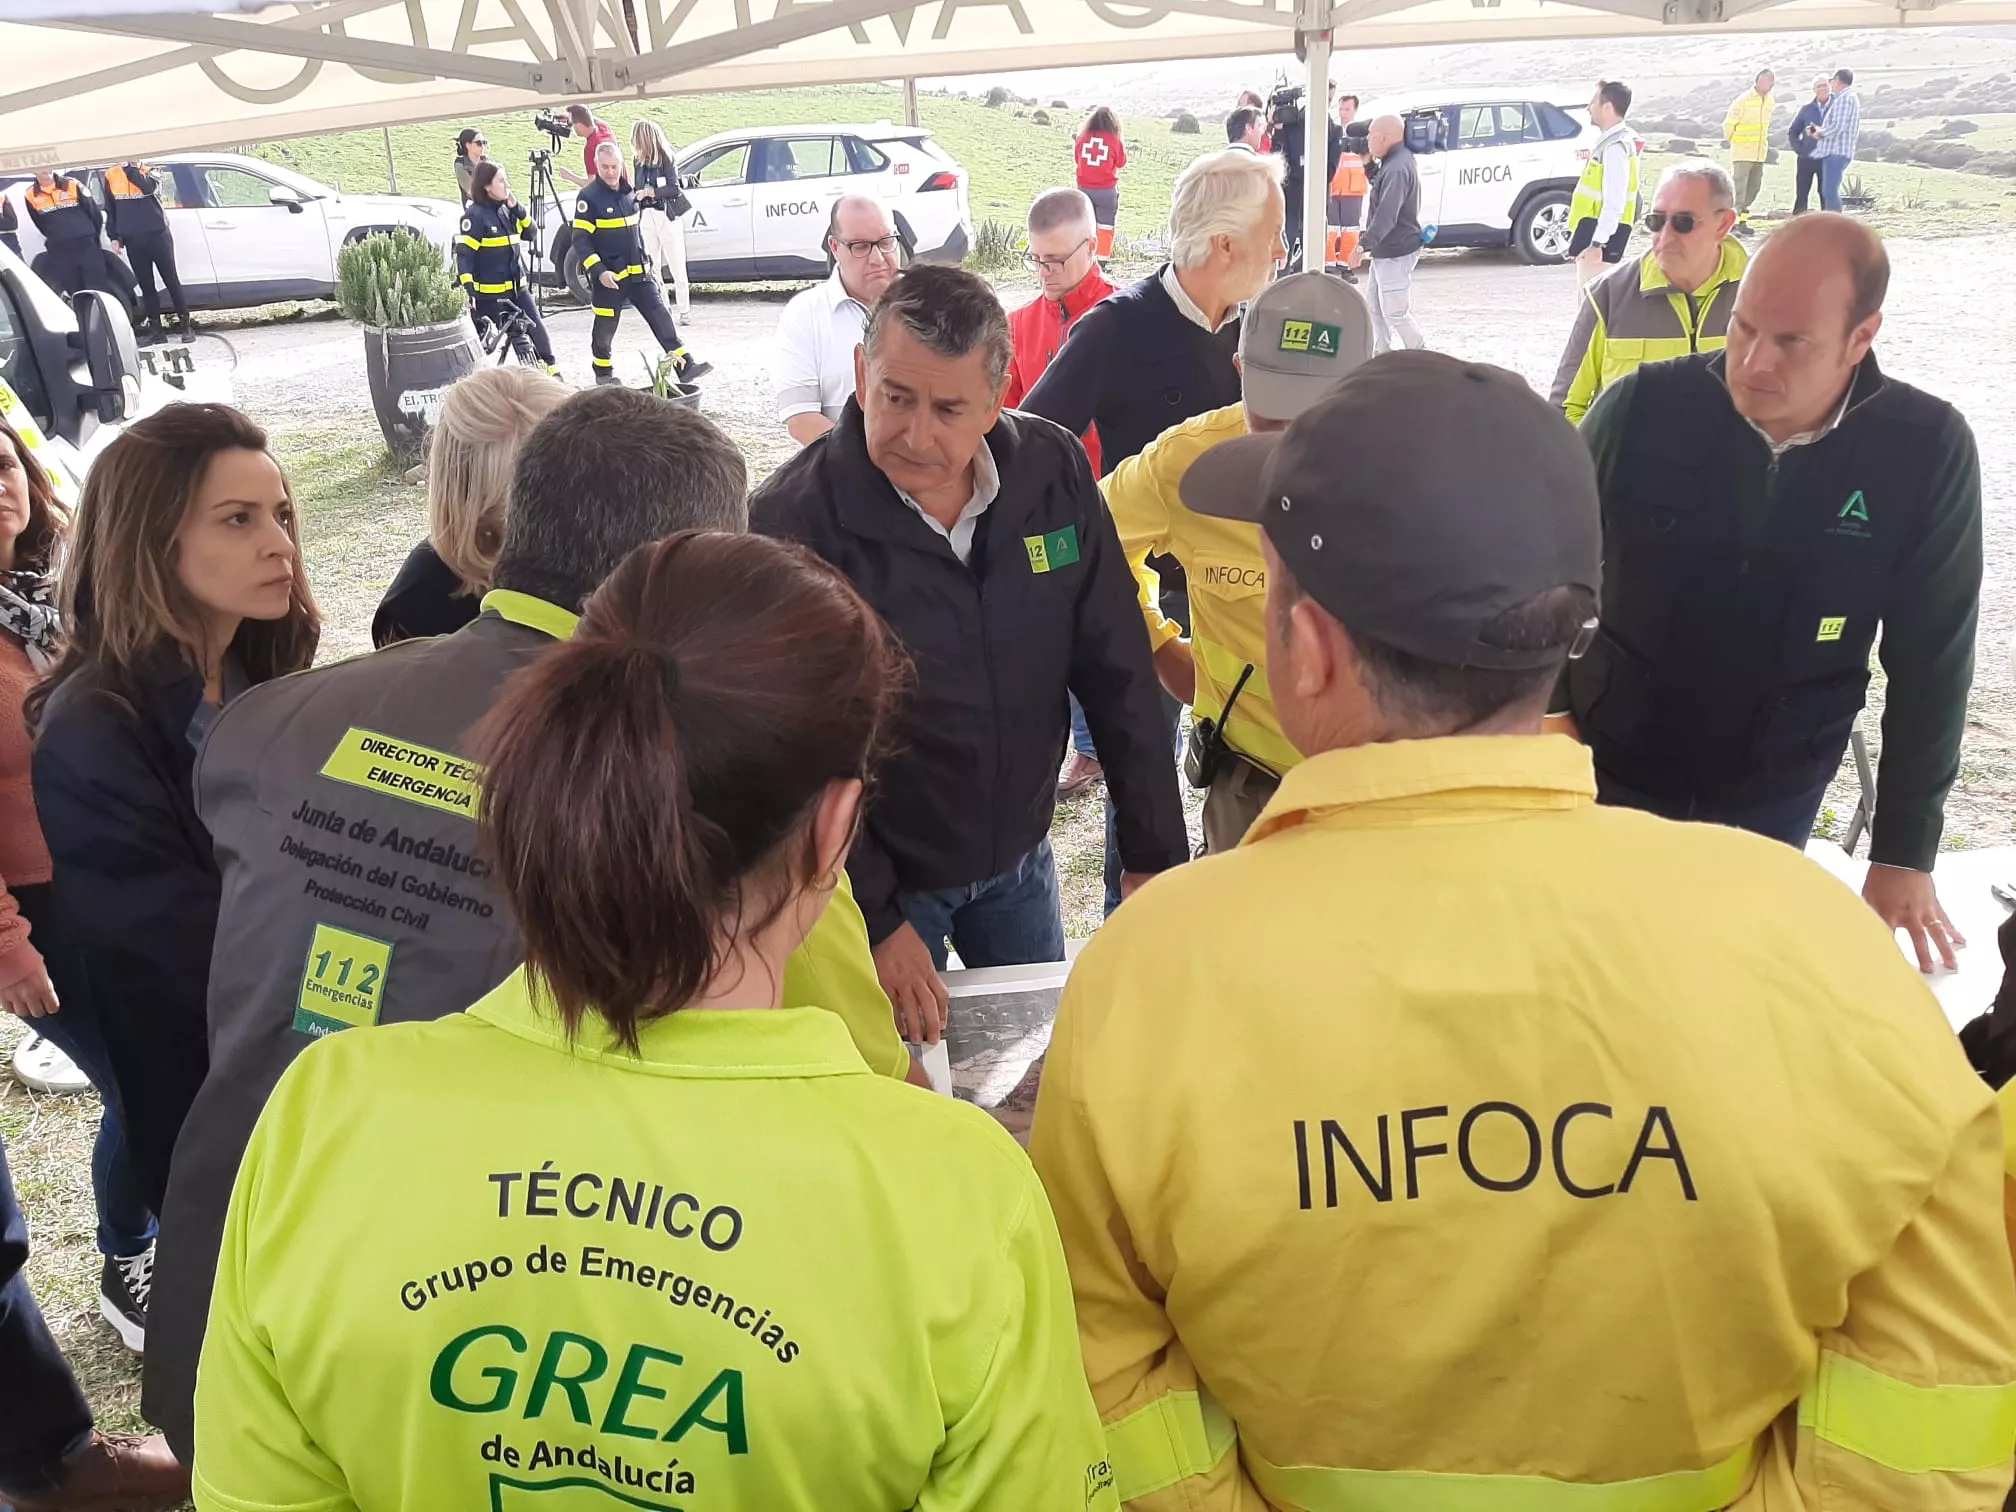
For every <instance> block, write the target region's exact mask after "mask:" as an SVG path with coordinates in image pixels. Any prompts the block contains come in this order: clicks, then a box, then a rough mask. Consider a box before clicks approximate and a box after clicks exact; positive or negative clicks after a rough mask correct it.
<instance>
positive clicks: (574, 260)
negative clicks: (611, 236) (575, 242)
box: [561, 245, 595, 307]
mask: <svg viewBox="0 0 2016 1512" xmlns="http://www.w3.org/2000/svg"><path fill="white" fill-rule="evenodd" d="M565 255H566V261H565V262H564V263H563V264H562V265H561V271H562V272H563V273H564V274H565V275H566V278H567V292H568V293H569V294H572V295H573V296H574V298H575V300H576V301H577V302H578V303H580V304H584V305H589V306H591V307H592V306H593V305H594V303H595V293H594V289H593V288H592V286H591V285H590V284H589V282H588V270H587V269H586V268H585V267H583V266H582V263H583V262H584V261H585V260H586V258H587V256H588V250H587V248H586V247H585V246H571V245H570V246H569V247H568V248H567V251H566V254H565Z"/></svg>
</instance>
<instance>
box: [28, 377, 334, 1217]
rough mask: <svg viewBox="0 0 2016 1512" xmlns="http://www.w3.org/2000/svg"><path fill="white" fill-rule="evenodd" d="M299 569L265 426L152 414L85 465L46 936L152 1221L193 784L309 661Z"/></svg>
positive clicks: (43, 716) (33, 713)
mask: <svg viewBox="0 0 2016 1512" xmlns="http://www.w3.org/2000/svg"><path fill="white" fill-rule="evenodd" d="M300 561H301V538H300V530H299V528H298V526H297V525H296V523H295V519H294V508H293V502H292V499H291V496H290V495H289V492H288V489H287V480H286V479H285V477H283V476H282V474H281V472H280V468H279V465H278V464H277V463H275V462H274V460H273V458H272V456H271V454H270V453H269V452H268V451H267V447H266V433H265V432H264V431H262V430H260V429H259V428H258V427H257V426H255V425H254V424H252V422H251V421H250V420H248V419H246V417H245V416H244V415H242V414H240V413H239V412H238V411H237V410H234V409H231V408H229V407H227V406H225V405H221V404H171V405H169V406H167V407H166V408H165V409H161V410H157V411H156V412H155V413H154V414H152V415H149V416H147V417H146V418H145V419H143V420H140V421H138V422H136V423H135V424H134V425H133V426H132V427H131V428H130V429H129V430H127V431H126V433H125V434H124V435H122V436H120V437H119V438H118V439H117V440H116V441H114V442H113V443H112V444H111V445H110V446H108V447H107V448H106V449H105V450H104V451H103V452H101V453H100V454H99V455H98V457H97V459H96V460H95V461H94V462H93V463H92V465H91V473H90V476H89V477H88V478H87V479H86V480H85V483H84V494H83V498H82V499H81V500H80V502H79V505H78V511H77V538H76V544H75V545H74V546H73V547H72V548H71V551H70V555H69V557H68V559H67V560H66V561H65V563H64V568H63V579H62V592H61V604H62V609H63V615H64V633H65V644H64V648H63V652H62V656H61V657H60V659H59V660H58V661H57V663H56V665H55V666H54V668H52V669H51V671H50V672H49V674H48V676H47V677H46V678H45V679H44V680H43V681H42V682H41V683H40V684H39V685H38V686H37V687H36V689H35V691H34V692H33V693H32V694H30V695H29V698H28V702H27V715H28V720H29V723H30V724H31V726H33V727H34V728H35V730H36V745H35V762H34V783H35V808H36V811H37V812H38V813H39V814H40V816H41V819H42V834H43V838H44V839H45V840H46V841H47V842H48V845H49V856H50V860H51V861H52V862H53V863H54V876H53V884H54V889H55V892H54V897H55V904H56V916H57V919H58V927H59V928H60V929H61V930H62V931H63V933H64V935H65V937H66V938H67V939H68V940H69V941H70V942H71V943H72V944H73V945H74V947H75V948H76V950H77V953H78V956H79V958H80V959H81V960H82V961H83V963H84V975H85V985H86V989H87V990H88V991H89V993H90V995H91V1001H92V1004H93V1006H95V1007H96V1009H97V1010H98V1015H99V1022H100V1024H101V1026H102V1028H103V1030H104V1037H105V1048H106V1051H107V1052H108V1054H109V1057H110V1059H111V1062H112V1073H113V1077H114V1080H115V1081H116V1082H117V1085H118V1101H119V1106H120V1110H121V1112H122V1113H123V1114H124V1115H125V1126H126V1143H127V1149H128V1151H129V1153H130V1154H131V1156H132V1161H133V1170H134V1174H135V1176H136V1178H137V1179H138V1182H139V1186H140V1191H141V1195H142V1197H143V1198H144V1200H145V1201H146V1203H147V1205H148V1206H149V1207H151V1208H153V1209H154V1210H155V1211H156V1212H159V1211H161V1204H162V1199H163V1197H164V1195H165V1193H166V1191H167V1188H168V1167H169V1161H170V1157H171V1155H172V1153H173V1151H174V1148H175V1139H176V1135H177V1134H178V1133H179V1132H180V1130H181V1127H182V1119H183V1116H184V1115H185V1114H186V1113H187V1112H188V1111H189V1104H190V1101H191V1100H192V1099H193V1098H194V1097H195V1095H196V1089H197V1087H198V1086H200V1085H201V1084H202V1081H203V1076H204V1072H205V1069H206V1067H207V1066H208V1054H207V1049H206V1020H205V1011H204V1003H205V995H206V989H207V986H208V982H209V978H210V941H211V936H212V934H213V933H214V932H215V929H216V925H217V895H218V875H217V863H216V859H215V857H214V856H213V855H212V852H211V845H210V833H209V831H208V830H207V829H206V828H205V827H204V825H203V821H202V820H201V819H200V818H199V817H198V815H197V813H196V804H195V795H194V793H193V791H192V789H191V786H190V774H191V772H192V770H193V768H194V766H195V763H196V752H197V749H198V748H199V747H200V746H201V745H202V743H203V738H204V736H205V735H206V734H207V733H208V732H209V729H210V726H211V724H212V723H214V722H215V720H216V718H217V716H218V713H219V711H220V710H221V709H222V708H223V706H224V704H225V703H226V702H227V701H228V700H230V699H231V698H232V697H234V696H235V695H237V694H238V693H239V692H241V691H243V690H244V689H246V688H249V687H253V686H256V685H257V684H259V683H263V682H266V681H269V680H270V679H272V678H275V677H279V676H284V675H285V674H287V673H289V672H298V671H300V670H301V669H302V668H304V667H306V666H307V665H308V664H309V663H310V662H311V661H312V660H314V656H315V644H316V640H317V638H318V636H319V633H320V617H319V615H318V613H317V611H316V608H315V602H314V599H313V598H312V597H311V596H310V594H309V592H308V586H307V583H306V580H305V578H304V577H303V576H302V574H301V569H300Z"/></svg>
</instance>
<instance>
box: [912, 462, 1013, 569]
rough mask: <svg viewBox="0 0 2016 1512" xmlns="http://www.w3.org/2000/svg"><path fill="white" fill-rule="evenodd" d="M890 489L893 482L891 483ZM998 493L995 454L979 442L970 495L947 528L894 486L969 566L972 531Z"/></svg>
mask: <svg viewBox="0 0 2016 1512" xmlns="http://www.w3.org/2000/svg"><path fill="white" fill-rule="evenodd" d="M890 486H891V487H892V488H893V487H895V485H894V484H891V485H890ZM1000 496H1001V469H1000V468H998V467H996V466H995V465H994V453H992V452H991V451H989V450H988V449H987V443H986V442H985V441H982V442H981V443H980V450H979V451H978V452H977V453H975V454H974V457H973V497H972V498H970V499H968V500H967V501H966V507H965V508H964V509H962V510H960V511H959V518H958V519H956V520H954V521H953V522H952V525H951V528H950V529H947V528H946V526H945V525H943V524H942V523H941V522H940V521H939V520H938V518H937V517H936V516H935V515H933V514H932V513H931V511H930V510H928V509H926V508H925V507H924V506H923V505H922V504H919V503H918V502H917V501H916V500H915V499H913V498H911V497H910V495H908V494H907V493H905V492H903V490H902V489H900V488H898V489H896V497H897V498H899V499H901V500H902V501H903V502H904V503H905V504H908V505H909V506H910V507H911V508H912V509H914V510H916V511H917V514H918V517H919V518H920V519H922V520H923V521H924V523H925V524H926V525H929V526H930V527H931V528H932V529H933V530H935V531H937V532H938V534H940V535H941V536H943V537H945V539H946V540H947V541H948V542H950V543H951V546H952V555H954V556H956V557H957V558H959V560H960V562H961V563H962V564H963V565H965V566H968V567H971V566H972V565H973V532H974V531H975V530H977V529H978V528H979V526H980V516H982V515H984V514H985V513H987V509H988V506H989V505H991V504H992V503H993V502H994V501H995V500H996V499H997V498H999V497H1000Z"/></svg>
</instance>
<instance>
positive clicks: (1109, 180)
mask: <svg viewBox="0 0 2016 1512" xmlns="http://www.w3.org/2000/svg"><path fill="white" fill-rule="evenodd" d="M1071 151H1072V161H1073V162H1075V163H1076V164H1077V168H1078V187H1079V188H1080V189H1082V190H1083V191H1084V192H1085V197H1086V198H1087V199H1089V200H1090V201H1092V215H1093V218H1094V219H1095V220H1096V221H1097V222H1098V226H1099V261H1101V262H1102V263H1103V262H1105V261H1106V259H1107V258H1109V257H1111V256H1112V255H1113V227H1114V224H1115V223H1116V222H1117V221H1118V220H1119V218H1120V170H1121V169H1122V168H1125V167H1126V166H1127V144H1126V143H1125V142H1124V141H1122V140H1121V139H1120V117H1119V116H1118V115H1116V114H1114V111H1113V107H1112V106H1111V105H1101V106H1099V107H1097V108H1096V109H1094V110H1093V112H1092V113H1091V114H1090V115H1088V116H1087V117H1085V124H1084V125H1083V126H1081V127H1080V128H1079V130H1078V137H1077V140H1076V141H1075V142H1073V143H1072V147H1071Z"/></svg>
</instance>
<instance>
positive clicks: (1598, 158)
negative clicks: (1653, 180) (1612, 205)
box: [1568, 123, 1638, 226]
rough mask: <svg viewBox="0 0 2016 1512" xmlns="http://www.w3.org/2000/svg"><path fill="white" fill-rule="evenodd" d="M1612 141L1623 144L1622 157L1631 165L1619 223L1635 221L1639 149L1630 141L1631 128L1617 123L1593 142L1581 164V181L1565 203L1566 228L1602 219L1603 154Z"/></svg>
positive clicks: (1636, 216) (1636, 215) (1636, 214)
mask: <svg viewBox="0 0 2016 1512" xmlns="http://www.w3.org/2000/svg"><path fill="white" fill-rule="evenodd" d="M1613 142H1622V143H1623V144H1624V156H1625V159H1626V161H1627V162H1628V163H1629V164H1630V175H1631V176H1630V180H1629V181H1628V182H1627V183H1626V184H1625V186H1624V213H1623V215H1622V216H1621V217H1620V218H1619V221H1618V224H1620V225H1623V224H1627V223H1629V222H1631V221H1634V220H1636V219H1637V218H1638V149H1637V147H1636V145H1635V144H1634V143H1633V142H1632V140H1631V128H1630V127H1629V126H1628V125H1624V124H1622V123H1620V124H1618V125H1616V126H1612V127H1611V128H1610V129H1609V130H1608V131H1606V132H1604V133H1603V135H1602V136H1600V137H1598V138H1597V139H1596V145H1595V147H1594V148H1592V149H1591V150H1590V153H1589V161H1588V162H1586V163H1584V164H1583V165H1582V179H1581V182H1579V183H1577V184H1576V186H1575V197H1574V198H1573V199H1572V200H1570V201H1569V202H1568V224H1569V225H1571V226H1573V225H1575V224H1576V223H1577V222H1579V221H1585V220H1601V219H1602V218H1603V190H1604V183H1603V154H1604V153H1605V152H1606V151H1607V150H1608V149H1609V148H1610V146H1611V144H1612V143H1613Z"/></svg>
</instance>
